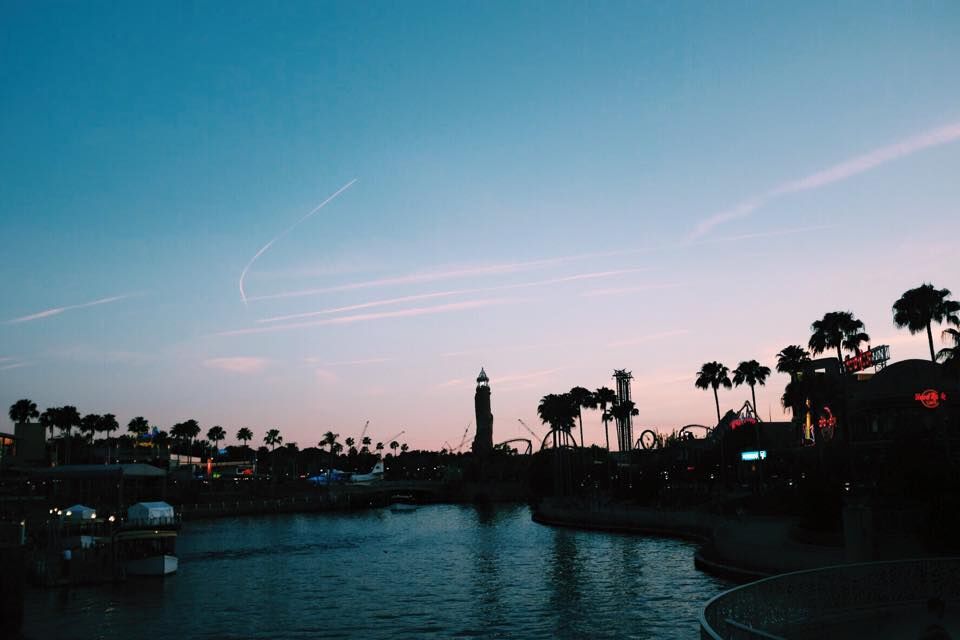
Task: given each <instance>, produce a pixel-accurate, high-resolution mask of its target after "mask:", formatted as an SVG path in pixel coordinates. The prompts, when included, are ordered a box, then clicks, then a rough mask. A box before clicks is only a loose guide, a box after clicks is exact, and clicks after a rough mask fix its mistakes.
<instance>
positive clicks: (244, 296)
mask: <svg viewBox="0 0 960 640" xmlns="http://www.w3.org/2000/svg"><path fill="white" fill-rule="evenodd" d="M356 182H357V179H356V178H354V179H353V180H351V181H350V182H348V183H347V184H345V185H343V186H342V187H340V188H339V189H337V190H336V191H335V192H334V193H333V195H331V196H330V197H328V198H327V199H326V200H324V201H323V202H321V203H320V204H318V205H317V206H316V207H314V208H313V210H312V211H311V212H310V213H308V214H307V215H305V216H303V217H302V218H300V219H299V220H297V221H296V222H294V223H293V224H292V225H290V226H289V227H287V228H286V229H285V230H284V231H282V232H281V233H280V234H278V235H276V236H274V238H273V239H272V240H270V242H268V243H267V244H265V245H263V246H262V247H260V250H259V251H257V252H256V253H255V254H253V257H252V258H250V262H248V263H247V266H245V267H244V268H243V271H241V272H240V282H239V285H240V299H241V300H243V303H244V304H246V303H247V292H246V291H244V289H243V281H244V279H245V278H246V277H247V272H248V271H250V267H252V266H253V263H254V262H256V261H257V258H259V257H260V256H262V255H263V254H264V253H265V252H266V250H267V249H269V248H270V247H271V246H273V243H274V242H276V241H277V240H279V239H280V238H282V237H284V236H285V235H287V234H288V233H290V232H291V231H293V230H294V229H295V228H296V227H297V226H298V225H299V224H300V223H301V222H303V221H304V220H307V219H308V218H312V217H313V216H315V215H316V214H317V213H319V212H320V210H321V209H323V208H324V207H325V206H327V204H329V203H330V202H332V201H333V200H334V199H335V198H336V197H337V196H339V195H340V194H341V193H343V192H344V191H346V190H347V189H349V188H350V187H352V186H353V185H354V184H355V183H356Z"/></svg>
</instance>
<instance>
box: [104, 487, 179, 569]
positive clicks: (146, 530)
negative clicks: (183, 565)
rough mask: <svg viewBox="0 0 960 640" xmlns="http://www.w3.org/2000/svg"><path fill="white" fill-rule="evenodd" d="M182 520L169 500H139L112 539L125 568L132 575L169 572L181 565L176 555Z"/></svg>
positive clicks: (128, 512) (131, 507)
mask: <svg viewBox="0 0 960 640" xmlns="http://www.w3.org/2000/svg"><path fill="white" fill-rule="evenodd" d="M179 529H180V521H179V520H178V519H177V518H176V516H175V514H174V512H173V507H171V506H170V505H169V504H167V503H166V502H138V503H137V504H134V505H131V506H130V508H129V509H127V519H126V521H124V522H123V523H122V524H121V525H120V527H119V529H118V530H117V532H116V533H114V534H113V542H114V546H115V549H116V550H117V554H118V557H119V558H120V560H121V562H122V565H123V570H124V571H125V573H126V574H127V575H129V576H160V577H162V576H166V575H170V574H171V573H175V572H176V571H177V568H178V567H179V560H178V559H177V555H176V546H177V532H178V530H179Z"/></svg>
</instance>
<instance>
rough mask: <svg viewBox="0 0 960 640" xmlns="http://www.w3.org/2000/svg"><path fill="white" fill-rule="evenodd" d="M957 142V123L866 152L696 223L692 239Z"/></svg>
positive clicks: (959, 127)
mask: <svg viewBox="0 0 960 640" xmlns="http://www.w3.org/2000/svg"><path fill="white" fill-rule="evenodd" d="M957 140H960V122H953V123H951V124H948V125H946V126H943V127H940V128H938V129H932V130H930V131H925V132H923V133H920V134H918V135H915V136H912V137H910V138H907V139H905V140H901V141H900V142H896V143H894V144H891V145H888V146H885V147H880V148H878V149H873V150H872V151H868V152H867V153H865V154H863V155H859V156H856V157H854V158H851V159H849V160H845V161H843V162H841V163H839V164H835V165H833V166H831V167H828V168H826V169H823V170H822V171H817V172H815V173H812V174H810V175H808V176H805V177H803V178H800V179H798V180H791V181H789V182H784V183H782V184H779V185H777V186H775V187H774V188H772V189H770V190H769V191H767V192H766V193H763V194H760V195H756V196H753V197H752V198H748V199H747V200H744V201H743V202H740V203H739V204H737V205H736V206H734V207H731V208H730V209H727V210H726V211H721V212H720V213H717V214H714V215H712V216H710V217H709V218H706V219H705V220H701V221H700V223H699V224H697V226H696V227H695V228H694V230H693V233H692V237H693V238H698V237H700V236H702V235H704V234H706V233H708V232H709V231H711V230H712V229H713V228H714V227H716V226H718V225H720V224H723V223H725V222H730V221H731V220H737V219H740V218H745V217H747V216H749V215H750V214H752V213H753V212H754V211H756V210H757V209H759V208H761V207H763V206H764V205H766V204H767V203H769V202H770V201H772V200H775V199H777V198H780V197H783V196H786V195H790V194H794V193H800V192H803V191H812V190H814V189H820V188H822V187H826V186H828V185H831V184H834V183H835V182H840V181H842V180H846V179H848V178H852V177H854V176H857V175H860V174H861V173H866V172H867V171H870V170H871V169H875V168H876V167H879V166H881V165H884V164H887V163H888V162H893V161H894V160H899V159H900V158H905V157H907V156H911V155H913V154H915V153H917V152H920V151H923V150H925V149H930V148H932V147H938V146H940V145H944V144H950V143H952V142H956V141H957Z"/></svg>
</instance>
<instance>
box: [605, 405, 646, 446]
mask: <svg viewBox="0 0 960 640" xmlns="http://www.w3.org/2000/svg"><path fill="white" fill-rule="evenodd" d="M638 415H640V410H639V409H637V405H636V404H635V403H634V402H632V401H631V400H626V401H624V402H618V403H617V404H615V405H613V406H612V407H610V416H611V417H612V418H613V419H614V420H616V421H617V425H618V426H617V429H618V431H617V433H618V437H617V440H618V441H620V442H621V443H624V444H626V445H627V446H632V445H633V443H632V442H630V443H627V442H626V438H627V437H628V436H627V434H626V433H624V432H623V431H621V427H622V425H624V423H625V422H626V420H627V418H628V417H630V416H638Z"/></svg>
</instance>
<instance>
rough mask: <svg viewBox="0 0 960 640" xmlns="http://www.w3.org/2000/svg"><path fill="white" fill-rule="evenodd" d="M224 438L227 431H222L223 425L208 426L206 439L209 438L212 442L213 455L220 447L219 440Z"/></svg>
mask: <svg viewBox="0 0 960 640" xmlns="http://www.w3.org/2000/svg"><path fill="white" fill-rule="evenodd" d="M226 438H227V432H226V431H224V430H223V427H221V426H220V425H216V426H213V427H210V428H209V429H208V430H207V440H210V441H212V442H213V446H214V454H213V455H214V457H216V455H217V451H218V450H219V449H220V441H221V440H226Z"/></svg>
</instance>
